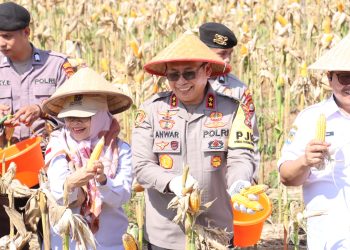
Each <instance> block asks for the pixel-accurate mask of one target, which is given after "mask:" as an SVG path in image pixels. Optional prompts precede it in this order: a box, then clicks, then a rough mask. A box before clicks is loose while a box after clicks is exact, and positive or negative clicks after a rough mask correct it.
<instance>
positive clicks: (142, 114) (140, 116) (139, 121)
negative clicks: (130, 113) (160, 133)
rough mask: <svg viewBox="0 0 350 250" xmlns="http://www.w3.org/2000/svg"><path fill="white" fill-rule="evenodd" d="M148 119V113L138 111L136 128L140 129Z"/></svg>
mask: <svg viewBox="0 0 350 250" xmlns="http://www.w3.org/2000/svg"><path fill="white" fill-rule="evenodd" d="M145 118H146V113H145V111H143V110H141V109H140V110H138V111H137V113H136V117H135V128H137V127H139V126H140V125H141V124H142V123H143V121H144V120H145Z"/></svg>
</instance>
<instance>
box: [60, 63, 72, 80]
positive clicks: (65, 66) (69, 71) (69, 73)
mask: <svg viewBox="0 0 350 250" xmlns="http://www.w3.org/2000/svg"><path fill="white" fill-rule="evenodd" d="M62 68H63V70H64V72H66V75H67V76H68V77H71V76H72V75H73V74H74V69H73V67H72V65H71V64H70V63H69V62H68V61H66V62H65V63H64V64H63V65H62Z"/></svg>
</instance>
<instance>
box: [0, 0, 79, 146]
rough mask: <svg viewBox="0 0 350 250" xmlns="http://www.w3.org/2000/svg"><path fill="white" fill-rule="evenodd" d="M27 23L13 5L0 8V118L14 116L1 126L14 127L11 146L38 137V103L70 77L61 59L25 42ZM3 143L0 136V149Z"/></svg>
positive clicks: (40, 125) (26, 15)
mask: <svg viewBox="0 0 350 250" xmlns="http://www.w3.org/2000/svg"><path fill="white" fill-rule="evenodd" d="M29 22H30V14H29V12H28V11H27V10H26V9H25V8H24V7H22V6H20V5H18V4H16V3H13V2H6V3H2V4H0V52H1V53H0V118H1V117H3V116H4V115H7V114H13V115H14V116H13V118H12V119H7V120H6V121H5V122H4V124H5V125H7V126H16V129H15V131H14V134H13V137H12V142H16V141H19V140H23V139H25V138H28V137H29V136H31V135H32V134H33V133H41V131H42V130H43V127H44V122H43V121H42V120H41V119H39V118H43V117H44V116H45V114H44V113H43V112H42V109H41V103H42V101H43V100H45V99H47V98H48V97H50V96H51V94H52V93H54V92H55V90H56V88H57V87H58V86H60V85H61V84H62V83H63V82H64V81H65V80H66V78H67V77H68V76H70V75H71V74H72V73H73V70H72V67H71V65H70V64H69V62H68V61H67V58H66V57H65V56H64V55H62V54H58V53H55V52H52V51H44V50H40V49H38V48H36V47H34V46H33V44H31V43H30V42H29V40H28V39H29V35H30V28H29ZM4 140H5V136H4V134H3V135H2V138H1V140H0V146H1V147H2V146H3V144H4Z"/></svg>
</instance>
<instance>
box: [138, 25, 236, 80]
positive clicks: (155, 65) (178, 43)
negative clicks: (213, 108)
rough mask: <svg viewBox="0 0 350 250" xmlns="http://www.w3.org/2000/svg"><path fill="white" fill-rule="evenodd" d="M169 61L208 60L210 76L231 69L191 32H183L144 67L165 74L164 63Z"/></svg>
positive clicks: (152, 71)
mask: <svg viewBox="0 0 350 250" xmlns="http://www.w3.org/2000/svg"><path fill="white" fill-rule="evenodd" d="M170 62H208V63H211V66H212V73H211V76H219V75H225V74H227V73H229V72H230V71H231V66H230V65H228V64H227V63H225V62H224V61H223V60H222V59H221V58H220V57H219V56H218V55H217V54H215V53H214V52H213V51H212V50H211V49H210V48H208V46H207V45H205V44H204V43H203V42H202V41H201V40H200V39H199V38H198V37H197V36H196V35H194V34H193V33H192V32H189V31H187V32H185V33H184V34H182V35H181V36H180V37H179V38H178V39H176V40H175V41H174V42H172V43H171V44H169V45H168V46H167V47H166V48H165V49H163V50H162V51H161V52H159V54H158V55H157V56H155V57H154V58H153V59H152V60H151V61H150V62H148V63H146V64H145V66H144V69H145V70H146V71H147V72H148V73H150V74H153V75H158V76H165V74H166V63H170Z"/></svg>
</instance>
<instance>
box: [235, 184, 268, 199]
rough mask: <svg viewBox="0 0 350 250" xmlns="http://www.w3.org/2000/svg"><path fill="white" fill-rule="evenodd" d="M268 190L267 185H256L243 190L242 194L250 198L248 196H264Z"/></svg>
mask: <svg viewBox="0 0 350 250" xmlns="http://www.w3.org/2000/svg"><path fill="white" fill-rule="evenodd" d="M267 189H268V186H267V185H264V184H262V185H254V186H250V187H249V188H242V189H241V192H240V194H241V195H243V196H248V194H262V193H265V192H266V190H267Z"/></svg>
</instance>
